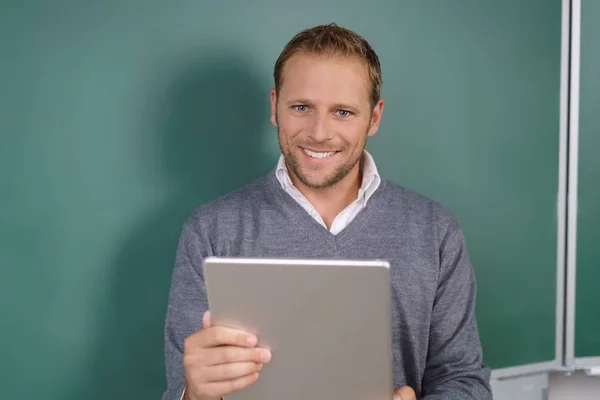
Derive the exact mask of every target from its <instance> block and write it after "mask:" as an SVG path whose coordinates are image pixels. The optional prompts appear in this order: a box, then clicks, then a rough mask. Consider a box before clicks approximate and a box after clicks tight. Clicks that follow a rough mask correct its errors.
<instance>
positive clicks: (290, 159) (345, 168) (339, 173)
mask: <svg viewBox="0 0 600 400" xmlns="http://www.w3.org/2000/svg"><path fill="white" fill-rule="evenodd" d="M366 137H367V133H366V132H365V140H364V142H363V144H362V149H361V151H360V152H359V153H358V154H357V155H356V156H355V157H354V158H352V159H350V160H349V161H348V162H345V163H344V164H342V165H341V166H340V167H338V168H337V169H336V170H335V171H333V172H332V173H331V174H330V175H329V176H327V177H326V178H325V180H324V181H323V182H321V183H314V182H311V181H310V180H309V179H308V177H307V176H306V175H304V174H303V173H302V171H301V167H300V162H299V160H298V156H297V155H296V154H295V153H294V151H293V148H295V146H293V147H292V148H288V149H284V148H283V146H282V145H281V143H282V141H281V133H280V130H279V126H278V127H277V138H278V141H279V148H280V149H281V154H283V158H284V161H285V164H286V166H287V168H288V170H289V172H290V173H292V174H294V176H295V177H296V178H298V180H299V181H300V182H301V183H302V184H303V185H304V186H306V187H308V188H311V189H327V188H330V187H332V186H334V185H336V184H338V183H339V182H340V181H341V180H342V179H344V178H345V177H346V176H348V174H349V173H350V172H351V171H352V169H353V168H354V167H355V166H356V164H358V163H359V162H360V160H361V158H362V155H363V152H364V149H365V147H366V145H367V139H366Z"/></svg>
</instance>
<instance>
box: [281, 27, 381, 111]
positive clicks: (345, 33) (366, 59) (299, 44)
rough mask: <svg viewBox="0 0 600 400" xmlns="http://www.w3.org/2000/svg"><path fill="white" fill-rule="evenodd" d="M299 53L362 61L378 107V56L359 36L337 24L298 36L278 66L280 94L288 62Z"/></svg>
mask: <svg viewBox="0 0 600 400" xmlns="http://www.w3.org/2000/svg"><path fill="white" fill-rule="evenodd" d="M298 52H307V53H312V54H318V55H327V56H334V55H341V56H345V57H350V56H355V57H358V58H359V59H360V60H361V61H362V62H363V63H364V64H365V67H366V68H367V73H368V75H369V81H370V84H371V93H370V97H371V106H372V107H375V105H376V104H377V102H378V101H379V99H380V96H381V85H382V82H383V79H382V76H381V65H380V64H379V58H378V57H377V54H376V53H375V51H374V50H373V48H371V45H369V43H368V42H367V41H366V40H365V39H364V38H363V37H362V36H360V35H358V34H357V33H355V32H353V31H351V30H349V29H346V28H342V27H340V26H338V25H336V24H334V23H331V24H327V25H317V26H315V27H312V28H309V29H305V30H303V31H300V32H298V33H297V34H296V35H295V36H294V37H293V38H292V39H291V40H290V41H289V42H288V43H287V44H286V46H285V47H284V49H283V51H282V52H281V54H280V55H279V58H278V59H277V62H275V69H274V73H273V75H274V78H275V90H276V92H277V93H279V90H280V88H281V85H282V84H283V81H282V79H283V77H282V72H283V67H284V65H285V62H286V61H287V60H288V59H289V58H290V57H291V56H293V55H294V54H296V53H298Z"/></svg>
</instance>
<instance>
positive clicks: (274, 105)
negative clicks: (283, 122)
mask: <svg viewBox="0 0 600 400" xmlns="http://www.w3.org/2000/svg"><path fill="white" fill-rule="evenodd" d="M271 123H272V124H273V126H275V127H277V91H276V90H275V88H273V89H271Z"/></svg>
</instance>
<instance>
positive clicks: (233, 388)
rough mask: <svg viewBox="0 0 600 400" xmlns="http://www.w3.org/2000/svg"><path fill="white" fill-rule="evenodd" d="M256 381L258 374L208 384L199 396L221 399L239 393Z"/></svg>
mask: <svg viewBox="0 0 600 400" xmlns="http://www.w3.org/2000/svg"><path fill="white" fill-rule="evenodd" d="M257 379H258V372H254V373H252V374H249V375H246V376H243V377H241V378H237V379H233V380H229V381H222V382H210V383H207V384H205V385H203V387H202V393H200V395H203V396H206V397H209V398H222V397H224V396H226V395H228V394H231V393H233V392H237V391H240V390H242V389H244V388H246V387H248V386H250V385H252V384H253V383H254V382H256V380H257Z"/></svg>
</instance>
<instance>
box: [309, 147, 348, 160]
mask: <svg viewBox="0 0 600 400" xmlns="http://www.w3.org/2000/svg"><path fill="white" fill-rule="evenodd" d="M300 148H301V149H302V152H303V153H304V154H305V155H307V156H308V158H310V159H313V160H326V159H330V158H332V157H333V156H335V155H336V154H337V153H339V151H335V150H334V151H316V150H309V149H307V148H304V147H300Z"/></svg>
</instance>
